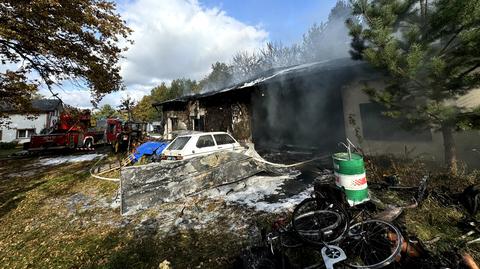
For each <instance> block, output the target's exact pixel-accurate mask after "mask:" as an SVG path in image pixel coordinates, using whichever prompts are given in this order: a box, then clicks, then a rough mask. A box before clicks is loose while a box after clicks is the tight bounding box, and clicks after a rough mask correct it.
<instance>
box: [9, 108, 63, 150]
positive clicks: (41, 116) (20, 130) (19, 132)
mask: <svg viewBox="0 0 480 269" xmlns="http://www.w3.org/2000/svg"><path fill="white" fill-rule="evenodd" d="M32 108H33V110H34V114H32V113H26V112H23V111H19V110H15V109H13V108H12V107H11V106H9V105H8V104H5V103H3V104H1V103H0V111H2V112H3V113H6V114H7V115H8V117H7V118H6V119H5V121H4V122H6V124H3V125H0V142H18V143H20V144H23V143H25V142H29V141H30V136H32V134H39V133H40V132H42V130H44V129H48V128H50V127H52V126H54V125H55V123H57V121H58V118H59V117H60V113H62V111H63V105H62V102H61V101H60V100H56V99H40V100H33V101H32Z"/></svg>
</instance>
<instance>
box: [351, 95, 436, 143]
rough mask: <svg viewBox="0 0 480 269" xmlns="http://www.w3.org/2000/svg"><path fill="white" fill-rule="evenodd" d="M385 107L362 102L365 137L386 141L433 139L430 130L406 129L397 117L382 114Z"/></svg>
mask: <svg viewBox="0 0 480 269" xmlns="http://www.w3.org/2000/svg"><path fill="white" fill-rule="evenodd" d="M382 111H385V109H384V108H383V107H382V106H381V105H379V104H375V103H366V104H360V116H361V118H362V129H363V138H364V139H369V140H384V141H432V134H431V132H430V131H427V130H423V131H418V130H405V129H404V128H402V126H401V125H400V122H399V121H398V120H396V119H393V118H390V117H387V116H385V115H383V114H382Z"/></svg>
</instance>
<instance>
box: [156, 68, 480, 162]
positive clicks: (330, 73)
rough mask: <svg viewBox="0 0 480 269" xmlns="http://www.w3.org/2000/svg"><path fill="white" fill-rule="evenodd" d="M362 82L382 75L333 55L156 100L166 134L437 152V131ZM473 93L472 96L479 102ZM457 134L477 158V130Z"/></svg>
mask: <svg viewBox="0 0 480 269" xmlns="http://www.w3.org/2000/svg"><path fill="white" fill-rule="evenodd" d="M365 83H368V84H369V85H372V86H375V85H377V86H380V85H381V84H382V76H381V75H380V74H378V73H377V72H374V71H373V70H371V68H370V67H369V66H368V65H367V64H365V63H362V62H359V61H352V60H350V59H338V60H331V61H324V62H316V63H309V64H304V65H298V66H293V67H288V68H282V69H272V70H268V71H266V72H264V73H262V74H260V75H258V76H257V77H256V78H254V79H251V80H247V81H244V82H242V83H238V84H236V85H233V86H231V87H227V88H223V89H219V90H215V91H209V92H204V93H200V94H196V95H190V96H184V97H181V98H178V99H174V100H169V101H166V102H162V103H158V104H154V106H156V108H157V109H158V110H161V111H162V114H163V121H164V133H165V134H166V135H169V134H171V133H172V132H173V131H176V130H196V131H227V132H229V133H231V134H232V135H233V136H234V137H235V138H236V139H238V140H239V141H249V142H253V143H254V144H255V147H256V148H261V149H280V150H281V149H285V148H289V149H296V150H308V151H310V152H321V153H331V152H334V151H338V150H340V148H339V146H338V143H339V142H340V141H345V140H346V138H349V139H350V140H352V141H353V142H354V143H355V144H357V145H360V146H361V147H362V149H363V150H364V151H366V152H368V153H373V154H382V153H397V154H405V153H406V152H408V153H409V154H412V155H413V156H415V154H416V155H424V156H428V158H430V159H433V160H438V161H441V160H443V139H442V136H441V134H439V133H435V132H430V131H422V132H413V131H405V130H404V129H402V128H401V126H400V124H399V123H398V122H396V121H395V120H393V119H390V118H387V117H386V116H384V115H383V114H382V113H381V111H382V110H381V107H379V106H378V105H376V104H374V103H371V102H370V101H369V98H368V96H367V95H366V94H365V93H364V92H363V91H362V88H363V87H364V85H365ZM477 97H478V98H477V99H476V101H475V102H474V103H475V104H477V103H478V104H480V95H479V96H477ZM471 99H472V98H466V100H471ZM457 136H458V139H457V146H458V148H459V155H460V158H462V159H463V160H465V161H467V162H470V163H471V162H474V161H475V160H478V157H480V153H478V152H475V151H474V149H475V148H476V146H478V148H480V142H478V141H479V139H478V138H479V133H478V132H476V131H475V132H470V133H462V134H458V135H457ZM476 141H477V142H476ZM475 143H476V144H475ZM477 144H478V145H477ZM467 145H468V146H467ZM472 145H474V146H473V147H472Z"/></svg>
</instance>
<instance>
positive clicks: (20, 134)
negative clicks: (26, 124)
mask: <svg viewBox="0 0 480 269" xmlns="http://www.w3.org/2000/svg"><path fill="white" fill-rule="evenodd" d="M34 133H35V129H19V130H17V138H30V137H31V136H32V135H33V134H34Z"/></svg>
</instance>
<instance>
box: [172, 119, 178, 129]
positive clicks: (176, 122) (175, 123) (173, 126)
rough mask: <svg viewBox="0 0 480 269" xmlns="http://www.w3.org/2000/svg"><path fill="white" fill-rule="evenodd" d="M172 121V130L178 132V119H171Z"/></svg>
mask: <svg viewBox="0 0 480 269" xmlns="http://www.w3.org/2000/svg"><path fill="white" fill-rule="evenodd" d="M170 120H171V121H172V130H173V131H176V130H178V119H177V118H170Z"/></svg>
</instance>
